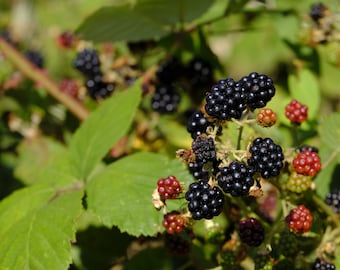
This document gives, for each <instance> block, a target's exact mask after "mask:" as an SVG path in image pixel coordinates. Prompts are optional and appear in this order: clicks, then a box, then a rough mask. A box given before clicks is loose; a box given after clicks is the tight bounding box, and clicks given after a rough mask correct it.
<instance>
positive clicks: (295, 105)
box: [285, 99, 308, 125]
mask: <svg viewBox="0 0 340 270" xmlns="http://www.w3.org/2000/svg"><path fill="white" fill-rule="evenodd" d="M285 116H286V117H287V118H288V119H289V120H290V122H291V123H294V124H296V125H300V124H301V123H302V122H304V121H305V120H306V119H307V116H308V107H307V106H306V105H304V104H302V103H300V102H298V101H297V100H296V99H294V100H292V101H291V102H290V103H289V104H287V105H286V107H285Z"/></svg>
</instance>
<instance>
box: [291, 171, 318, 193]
mask: <svg viewBox="0 0 340 270" xmlns="http://www.w3.org/2000/svg"><path fill="white" fill-rule="evenodd" d="M311 186H312V178H311V177H310V176H305V175H302V174H298V173H296V172H293V173H292V174H291V175H290V176H289V178H288V182H287V184H286V187H287V189H288V190H290V191H292V192H295V193H302V192H305V191H306V190H308V189H310V187H311Z"/></svg>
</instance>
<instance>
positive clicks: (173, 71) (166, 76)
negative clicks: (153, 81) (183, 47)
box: [156, 57, 183, 84]
mask: <svg viewBox="0 0 340 270" xmlns="http://www.w3.org/2000/svg"><path fill="white" fill-rule="evenodd" d="M182 73H183V66H182V64H181V62H180V61H179V59H178V58H176V57H172V58H169V59H167V60H166V61H164V62H163V63H161V64H160V65H159V66H158V69H157V71H156V77H157V79H158V82H159V83H163V84H171V83H173V82H175V80H176V79H178V78H179V76H180V75H181V74H182Z"/></svg>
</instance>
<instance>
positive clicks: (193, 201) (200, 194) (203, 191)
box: [185, 181, 224, 220]
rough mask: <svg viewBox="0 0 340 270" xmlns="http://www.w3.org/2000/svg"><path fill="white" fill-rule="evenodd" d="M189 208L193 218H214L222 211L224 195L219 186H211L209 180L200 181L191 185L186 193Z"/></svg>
mask: <svg viewBox="0 0 340 270" xmlns="http://www.w3.org/2000/svg"><path fill="white" fill-rule="evenodd" d="M185 199H186V200H187V201H188V209H189V211H190V213H191V216H192V218H193V219H195V220H198V219H202V218H205V219H212V218H213V217H214V216H218V215H219V214H220V213H221V212H222V208H223V204H224V195H223V193H222V191H221V190H220V189H219V188H218V187H216V186H215V187H211V186H210V185H209V183H208V182H205V181H199V182H194V183H191V184H190V185H189V189H188V191H187V192H186V193H185Z"/></svg>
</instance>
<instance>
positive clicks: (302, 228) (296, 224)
mask: <svg viewBox="0 0 340 270" xmlns="http://www.w3.org/2000/svg"><path fill="white" fill-rule="evenodd" d="M312 222H313V216H312V214H311V212H310V211H309V209H308V208H306V207H305V206H304V205H299V206H297V207H295V208H293V209H292V210H290V212H289V214H288V216H286V223H287V225H288V227H289V228H290V229H291V230H292V231H293V232H294V233H296V234H303V233H306V232H309V230H310V229H311V226H312Z"/></svg>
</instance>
